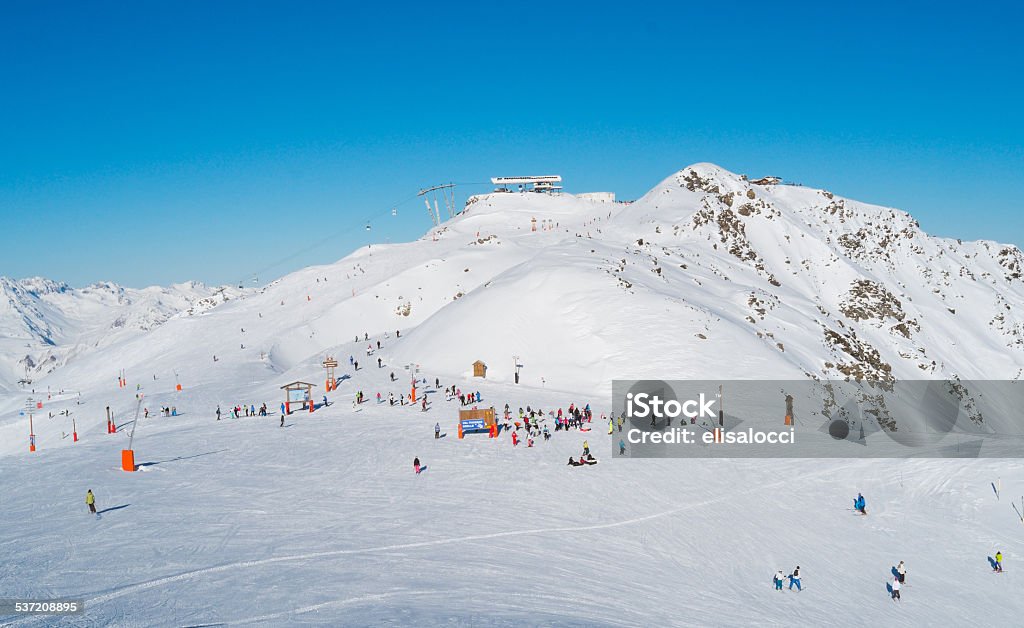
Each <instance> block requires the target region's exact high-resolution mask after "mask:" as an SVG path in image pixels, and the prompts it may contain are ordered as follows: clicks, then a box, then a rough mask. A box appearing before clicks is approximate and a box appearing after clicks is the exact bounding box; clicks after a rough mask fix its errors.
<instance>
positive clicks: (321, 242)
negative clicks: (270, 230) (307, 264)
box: [239, 194, 419, 284]
mask: <svg viewBox="0 0 1024 628" xmlns="http://www.w3.org/2000/svg"><path fill="white" fill-rule="evenodd" d="M418 196H419V194H414V195H412V196H409V197H407V198H404V199H402V200H400V201H398V202H397V203H391V204H390V205H389V206H388V207H389V208H388V209H386V210H384V211H382V212H380V213H377V214H373V215H371V216H369V217H368V218H365V219H363V220H362V221H361V223H362V225H363V227H364V228H365V227H368V226H369V224H370V223H371V221H372V220H374V219H376V218H380V217H381V216H385V215H387V214H389V213H391V210H392V209H394V208H397V207H400V206H402V205H405V204H406V203H409V202H410V201H414V200H416V198H417V197H418ZM351 230H352V228H351V227H346V228H345V229H341V230H339V231H337V232H335V233H332V234H330V235H328V236H326V237H324V238H321V239H320V240H317V241H316V242H314V243H313V244H311V245H308V246H304V247H302V248H301V249H297V250H296V251H295V252H294V253H292V254H290V255H287V256H285V257H282V258H281V259H279V260H277V261H276V262H273V263H272V264H270V265H268V266H264V267H263V268H261V269H260V270H257V271H256V272H255V273H253V274H254V275H262V274H265V273H266V272H268V271H270V270H273V269H274V268H277V267H278V266H280V265H281V264H284V263H286V262H290V261H292V260H293V259H295V258H296V257H298V256H299V255H302V254H303V253H306V252H308V251H311V250H313V249H315V248H317V247H320V246H323V245H324V244H327V243H328V242H330V241H331V240H334V239H335V238H337V237H339V236H341V235H344V234H345V233H348V232H349V231H351ZM241 283H242V282H241V281H240V282H239V284H241Z"/></svg>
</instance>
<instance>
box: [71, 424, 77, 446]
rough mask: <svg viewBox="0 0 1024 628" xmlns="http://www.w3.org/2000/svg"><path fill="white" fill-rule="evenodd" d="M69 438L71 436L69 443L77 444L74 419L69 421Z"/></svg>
mask: <svg viewBox="0 0 1024 628" xmlns="http://www.w3.org/2000/svg"><path fill="white" fill-rule="evenodd" d="M71 436H72V439H71V442H73V443H77V442H78V427H76V425H75V420H74V419H71Z"/></svg>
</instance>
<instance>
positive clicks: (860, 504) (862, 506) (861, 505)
mask: <svg viewBox="0 0 1024 628" xmlns="http://www.w3.org/2000/svg"><path fill="white" fill-rule="evenodd" d="M853 509H854V510H856V511H857V512H859V513H860V514H862V515H866V514H868V510H867V503H866V502H865V501H864V496H863V495H861V494H860V493H857V499H855V500H853Z"/></svg>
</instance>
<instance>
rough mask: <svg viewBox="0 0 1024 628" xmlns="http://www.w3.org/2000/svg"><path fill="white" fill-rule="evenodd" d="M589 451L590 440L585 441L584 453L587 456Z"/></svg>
mask: <svg viewBox="0 0 1024 628" xmlns="http://www.w3.org/2000/svg"><path fill="white" fill-rule="evenodd" d="M589 453H590V442H589V441H583V455H584V456H586V455H587V454H589Z"/></svg>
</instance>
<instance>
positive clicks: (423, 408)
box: [421, 396, 427, 412]
mask: <svg viewBox="0 0 1024 628" xmlns="http://www.w3.org/2000/svg"><path fill="white" fill-rule="evenodd" d="M421 409H422V410H423V412H426V411H427V398H426V396H424V397H423V406H422V408H421Z"/></svg>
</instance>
